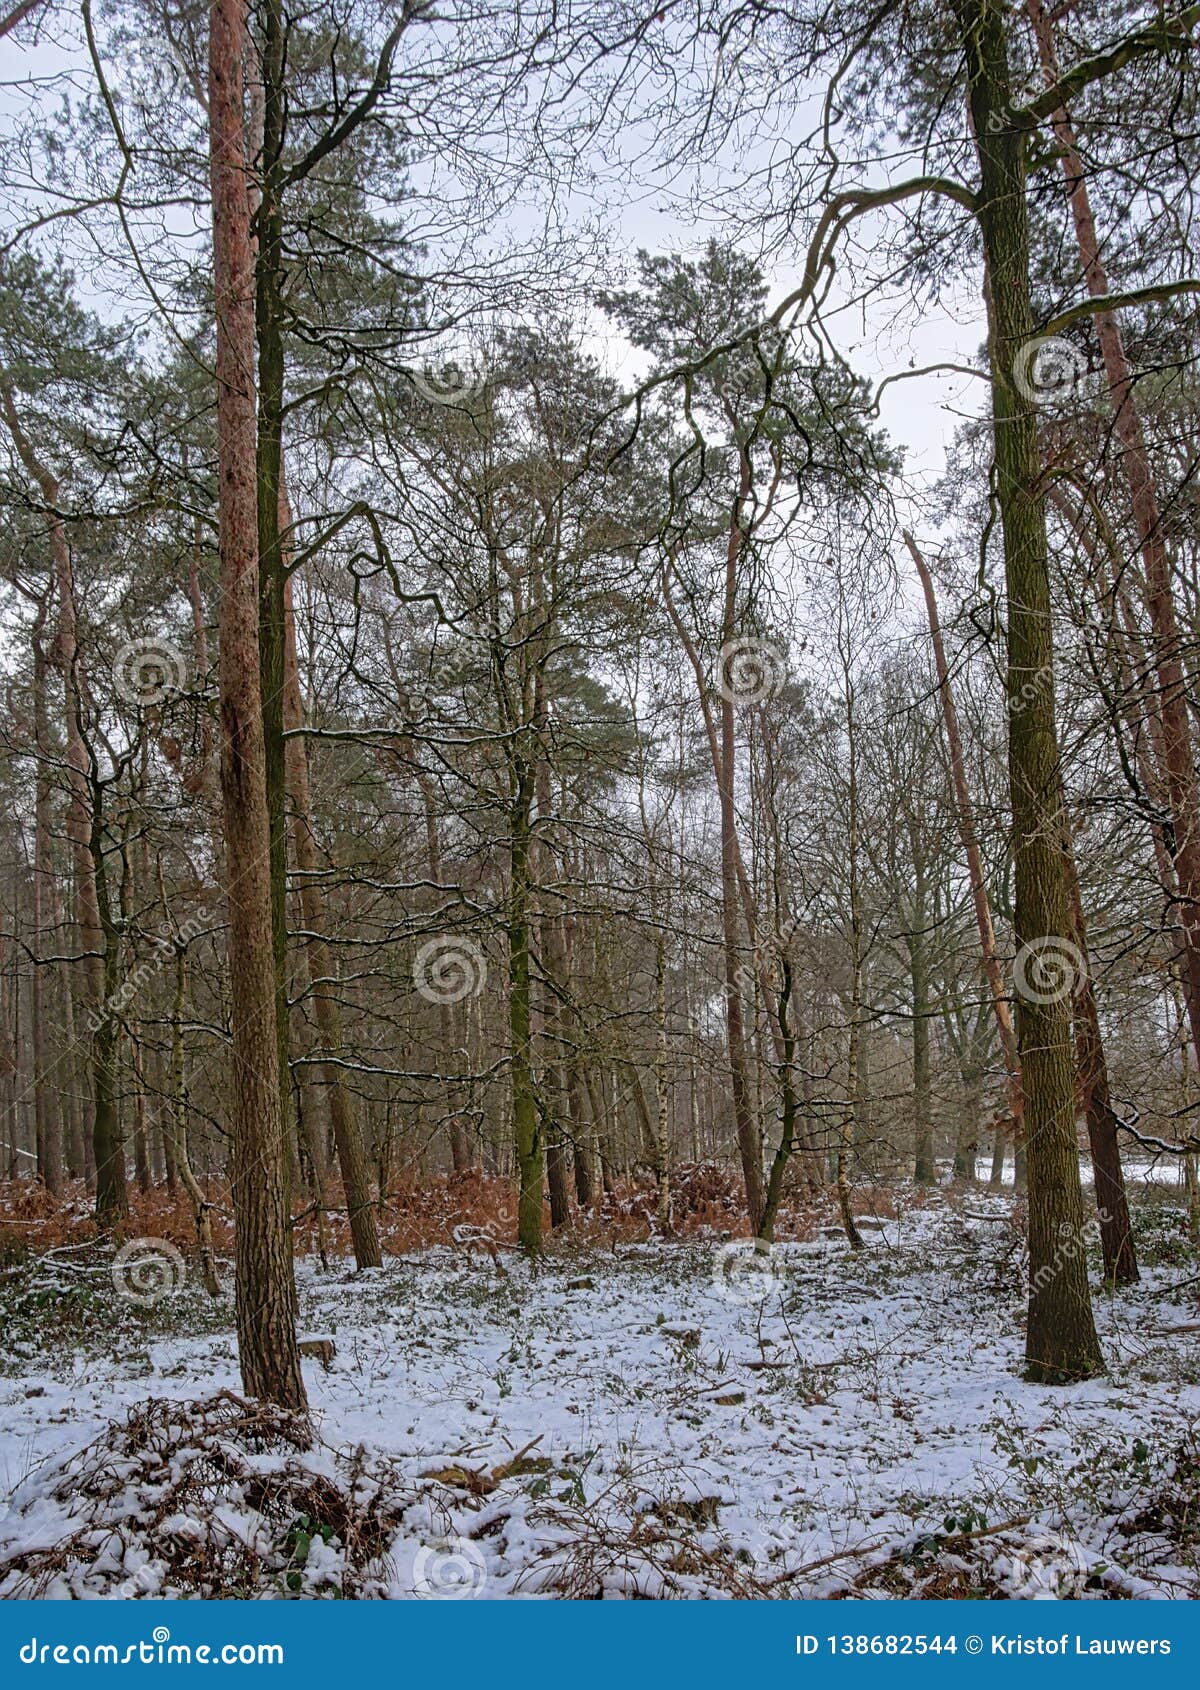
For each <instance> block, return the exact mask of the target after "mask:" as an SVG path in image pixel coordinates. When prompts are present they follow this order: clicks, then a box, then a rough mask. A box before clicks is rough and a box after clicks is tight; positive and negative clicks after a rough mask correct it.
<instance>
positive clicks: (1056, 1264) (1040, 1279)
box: [1029, 1205, 1112, 1292]
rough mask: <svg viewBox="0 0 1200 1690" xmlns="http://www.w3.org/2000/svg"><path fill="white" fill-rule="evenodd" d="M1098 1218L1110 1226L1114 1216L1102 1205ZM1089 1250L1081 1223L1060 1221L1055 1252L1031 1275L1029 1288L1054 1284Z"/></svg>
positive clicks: (1102, 1223)
mask: <svg viewBox="0 0 1200 1690" xmlns="http://www.w3.org/2000/svg"><path fill="white" fill-rule="evenodd" d="M1096 1218H1097V1219H1098V1220H1099V1222H1100V1225H1101V1226H1102V1227H1105V1226H1108V1225H1109V1224H1110V1222H1111V1221H1112V1216H1111V1215H1110V1214H1109V1212H1108V1210H1107V1209H1106V1208H1104V1207H1103V1205H1101V1206H1100V1207H1099V1208H1098V1209H1097V1210H1096ZM1086 1252H1087V1238H1086V1236H1085V1234H1084V1229H1083V1227H1082V1226H1081V1225H1077V1224H1076V1223H1075V1222H1074V1221H1060V1222H1059V1227H1058V1243H1057V1244H1056V1245H1055V1246H1054V1254H1053V1256H1052V1257H1051V1258H1050V1260H1049V1261H1048V1262H1043V1263H1042V1265H1041V1267H1040V1268H1038V1270H1037V1272H1036V1273H1034V1274H1032V1275H1031V1276H1030V1280H1029V1289H1030V1290H1031V1291H1032V1292H1039V1291H1044V1290H1045V1289H1046V1287H1047V1286H1048V1285H1052V1284H1053V1283H1054V1281H1055V1280H1056V1279H1057V1278H1058V1276H1059V1274H1060V1273H1062V1271H1063V1269H1064V1268H1065V1267H1066V1266H1067V1265H1068V1263H1070V1262H1073V1261H1075V1260H1076V1259H1077V1258H1078V1257H1079V1256H1082V1255H1085V1254H1086Z"/></svg>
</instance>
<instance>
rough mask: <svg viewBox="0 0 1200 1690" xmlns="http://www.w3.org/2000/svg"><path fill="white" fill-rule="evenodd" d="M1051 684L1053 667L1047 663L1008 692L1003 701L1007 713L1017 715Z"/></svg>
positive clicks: (1052, 682) (1026, 708)
mask: <svg viewBox="0 0 1200 1690" xmlns="http://www.w3.org/2000/svg"><path fill="white" fill-rule="evenodd" d="M1015 678H1016V677H1015V676H1014V679H1015ZM1053 685H1054V669H1053V666H1052V665H1051V664H1049V663H1047V664H1046V665H1045V667H1044V668H1041V669H1038V670H1036V671H1035V672H1034V673H1033V674H1032V675H1030V676H1029V678H1028V679H1027V680H1024V681H1022V682H1021V684H1020V686H1019V687H1018V688H1017V690H1016V691H1015V692H1012V693H1009V695H1008V697H1007V698H1006V699H1005V701H1004V702H1005V708H1006V709H1007V711H1008V713H1009V715H1010V716H1019V715H1020V714H1021V712H1022V711H1023V710H1028V708H1029V706H1030V705H1031V704H1032V703H1033V701H1034V699H1035V698H1037V696H1038V695H1039V693H1042V692H1045V690H1046V688H1047V687H1052V686H1053Z"/></svg>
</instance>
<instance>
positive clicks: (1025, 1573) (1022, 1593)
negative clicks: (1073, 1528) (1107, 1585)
mask: <svg viewBox="0 0 1200 1690" xmlns="http://www.w3.org/2000/svg"><path fill="white" fill-rule="evenodd" d="M1089 1572H1090V1569H1089V1567H1088V1562H1087V1557H1086V1556H1085V1555H1084V1553H1083V1550H1082V1549H1081V1548H1080V1547H1079V1544H1078V1543H1077V1542H1076V1541H1075V1539H1074V1538H1072V1537H1068V1536H1066V1535H1065V1533H1063V1532H1051V1531H1041V1532H1034V1533H1033V1534H1032V1536H1031V1537H1030V1539H1029V1541H1028V1542H1027V1543H1026V1544H1025V1545H1024V1546H1023V1547H1022V1550H1021V1553H1020V1554H1019V1555H1018V1554H1014V1555H1013V1557H1012V1573H1011V1580H1012V1587H1013V1595H1014V1596H1017V1597H1019V1598H1021V1599H1022V1600H1024V1601H1026V1602H1057V1601H1072V1600H1077V1599H1078V1598H1079V1597H1080V1596H1082V1595H1083V1593H1084V1590H1085V1589H1086V1587H1087V1581H1088V1577H1089Z"/></svg>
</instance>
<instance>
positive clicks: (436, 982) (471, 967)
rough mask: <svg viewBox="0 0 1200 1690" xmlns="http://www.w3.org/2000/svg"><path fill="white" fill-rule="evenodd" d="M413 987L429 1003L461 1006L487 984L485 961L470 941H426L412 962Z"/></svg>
mask: <svg viewBox="0 0 1200 1690" xmlns="http://www.w3.org/2000/svg"><path fill="white" fill-rule="evenodd" d="M413 983H414V985H415V986H416V988H417V991H418V992H420V994H421V996H422V997H423V998H428V1000H429V1002H430V1003H461V1002H462V1000H463V999H464V998H472V997H475V996H476V995H477V994H478V993H479V992H481V991H482V990H483V988H484V986H485V985H486V984H487V958H486V957H485V956H484V954H483V952H482V950H481V949H480V948H479V946H478V945H477V944H476V943H475V941H474V939H451V938H448V937H447V936H446V935H444V934H442V935H439V936H438V937H437V938H436V939H427V940H426V941H425V943H424V944H423V945H422V946H421V948H420V950H419V951H418V952H417V954H416V957H415V958H414V959H413Z"/></svg>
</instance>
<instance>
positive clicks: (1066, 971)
mask: <svg viewBox="0 0 1200 1690" xmlns="http://www.w3.org/2000/svg"><path fill="white" fill-rule="evenodd" d="M1086 977H1087V962H1086V960H1085V959H1084V955H1083V952H1082V951H1081V950H1080V949H1079V946H1078V945H1073V944H1072V943H1071V941H1070V940H1069V939H1062V938H1059V937H1058V935H1057V934H1047V935H1046V936H1044V937H1042V938H1038V939H1027V940H1026V942H1025V943H1024V944H1023V945H1022V946H1021V948H1020V950H1019V951H1018V952H1017V955H1016V961H1015V962H1014V964H1013V984H1014V986H1015V987H1016V992H1017V996H1018V997H1019V998H1022V999H1023V1000H1024V1001H1025V1002H1026V1003H1036V1004H1042V1005H1046V1004H1051V1003H1061V1002H1062V1001H1063V999H1064V998H1070V997H1074V995H1075V993H1076V992H1077V991H1078V990H1079V987H1080V985H1081V983H1082V982H1083V980H1084V979H1085V978H1086Z"/></svg>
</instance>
